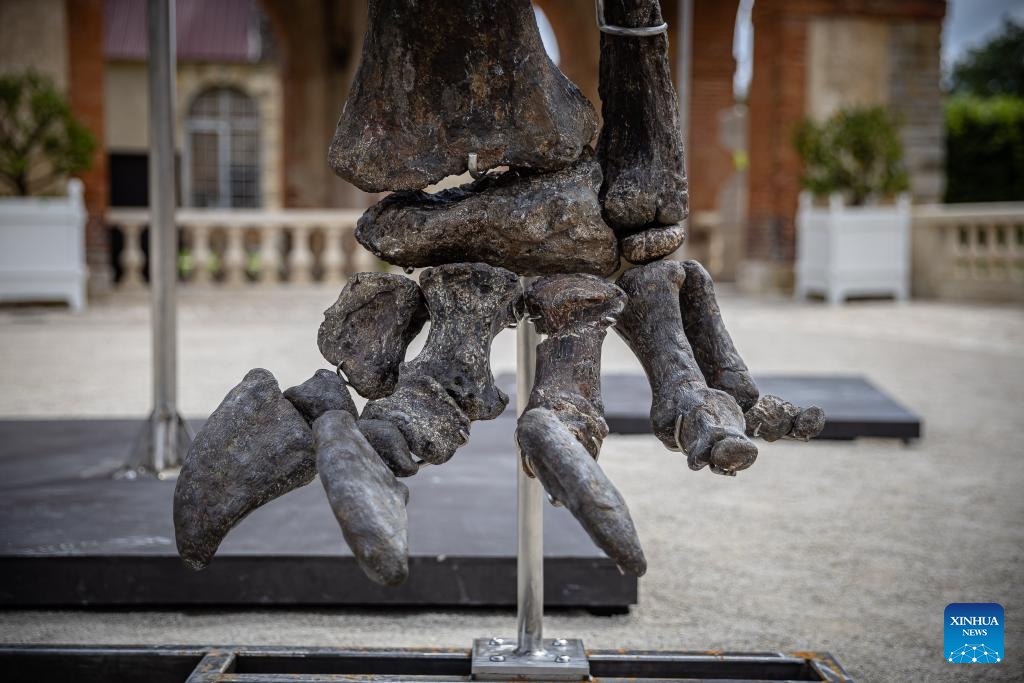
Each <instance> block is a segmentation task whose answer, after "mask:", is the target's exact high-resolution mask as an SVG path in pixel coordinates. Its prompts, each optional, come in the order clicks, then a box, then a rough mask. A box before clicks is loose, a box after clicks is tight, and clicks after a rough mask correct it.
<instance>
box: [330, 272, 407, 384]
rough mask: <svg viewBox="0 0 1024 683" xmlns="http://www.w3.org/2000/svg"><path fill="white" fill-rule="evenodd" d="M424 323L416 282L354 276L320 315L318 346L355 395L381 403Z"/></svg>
mask: <svg viewBox="0 0 1024 683" xmlns="http://www.w3.org/2000/svg"><path fill="white" fill-rule="evenodd" d="M426 321H427V306H426V302H425V301H424V300H423V295H422V294H420V288H419V287H417V286H416V283H415V282H413V281H412V280H410V279H409V278H406V277H402V276H401V275H394V274H391V273H356V274H355V275H354V276H353V277H352V279H351V280H349V281H348V283H347V284H346V285H345V288H344V289H342V290H341V294H340V295H339V296H338V300H337V301H336V302H334V305H332V306H331V307H330V308H328V309H327V310H326V311H324V321H323V322H322V323H321V324H320V332H319V333H318V334H317V345H318V346H319V347H320V353H322V354H323V356H324V358H326V359H327V360H328V361H329V362H330V363H333V364H334V365H335V366H339V365H340V367H341V371H342V372H344V373H345V377H347V378H348V381H349V383H350V384H351V385H352V387H353V388H354V389H355V390H356V391H358V392H359V393H360V394H361V395H362V396H365V397H366V398H380V397H382V396H387V395H388V394H390V393H391V392H392V391H394V390H395V382H397V381H398V366H399V364H400V363H401V362H402V361H403V360H405V350H406V348H408V346H409V342H411V341H412V340H413V338H414V337H415V336H416V335H417V334H419V331H420V330H421V329H422V328H423V324H424V323H425V322H426Z"/></svg>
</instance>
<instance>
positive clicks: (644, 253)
mask: <svg viewBox="0 0 1024 683" xmlns="http://www.w3.org/2000/svg"><path fill="white" fill-rule="evenodd" d="M684 241H686V230H685V229H684V228H683V226H682V225H669V226H666V227H663V228H658V227H655V228H648V229H646V230H641V231H640V232H635V233H633V234H632V235H627V236H626V237H622V238H621V239H620V240H619V247H620V248H621V249H622V258H624V259H626V260H627V261H629V262H630V263H635V264H637V265H643V264H645V263H651V262H652V261H657V260H658V259H661V258H665V257H666V256H668V255H669V254H671V253H672V252H674V251H675V250H676V249H678V248H679V247H681V246H682V245H683V242H684Z"/></svg>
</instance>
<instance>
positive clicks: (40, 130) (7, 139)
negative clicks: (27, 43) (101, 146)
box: [0, 71, 96, 196]
mask: <svg viewBox="0 0 1024 683" xmlns="http://www.w3.org/2000/svg"><path fill="white" fill-rule="evenodd" d="M95 150H96V140H95V138H93V136H92V133H90V132H89V130H88V129H87V128H86V127H85V126H84V125H83V124H82V123H81V122H79V121H78V120H77V119H76V118H75V117H74V116H73V115H72V113H71V107H70V105H68V102H67V99H66V98H65V97H64V95H63V94H61V92H60V91H59V90H58V89H57V87H56V86H55V85H54V83H53V81H52V80H51V79H50V78H47V77H45V76H41V75H39V74H37V73H34V72H31V71H30V72H27V73H24V74H17V75H12V74H5V75H0V185H2V186H3V187H0V191H2V192H5V193H13V194H16V195H19V196H29V195H33V194H39V193H41V192H46V191H47V190H48V189H50V188H51V187H52V186H53V184H54V183H55V182H56V181H58V180H61V179H63V178H66V177H68V176H70V175H73V174H75V173H78V172H81V171H84V170H86V169H87V168H89V166H90V165H91V163H92V155H93V152H94V151H95Z"/></svg>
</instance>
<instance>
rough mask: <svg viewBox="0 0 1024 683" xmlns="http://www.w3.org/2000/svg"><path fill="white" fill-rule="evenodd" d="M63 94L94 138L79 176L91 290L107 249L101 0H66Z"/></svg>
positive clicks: (99, 280)
mask: <svg viewBox="0 0 1024 683" xmlns="http://www.w3.org/2000/svg"><path fill="white" fill-rule="evenodd" d="M66 10H67V18H68V34H67V35H68V43H67V44H68V98H69V100H70V102H71V109H72V111H74V113H75V116H77V117H78V118H79V120H81V121H82V123H84V124H85V125H86V126H87V127H88V128H89V130H90V131H91V132H92V134H93V135H94V136H95V137H96V142H97V149H96V154H95V156H94V158H93V165H92V168H90V169H89V170H88V171H86V172H85V173H83V174H81V175H80V177H81V179H82V182H83V183H85V205H86V209H87V210H88V212H89V222H88V223H87V225H86V229H85V255H86V262H87V263H88V264H89V285H90V289H91V290H93V291H95V290H96V289H103V288H105V287H108V286H109V285H110V282H111V273H112V270H111V268H110V256H109V254H110V252H109V248H108V245H107V230H106V225H105V223H104V221H103V216H104V214H105V212H106V210H107V202H108V189H109V188H108V180H107V150H106V144H105V143H104V122H103V109H104V107H103V99H104V98H103V72H104V57H103V0H67V4H66Z"/></svg>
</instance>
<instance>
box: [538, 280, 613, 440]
mask: <svg viewBox="0 0 1024 683" xmlns="http://www.w3.org/2000/svg"><path fill="white" fill-rule="evenodd" d="M625 299H626V297H625V294H623V292H622V290H621V289H619V288H618V287H616V286H615V285H613V284H611V283H609V282H605V281H604V280H602V279H601V278H598V277H594V276H592V275H551V276H547V277H542V278H539V279H538V280H537V281H535V282H534V283H533V285H531V287H530V289H529V291H528V293H527V297H526V308H527V312H528V313H529V315H530V318H531V319H532V320H534V322H535V324H536V326H537V331H538V332H540V333H541V334H544V335H547V337H546V338H545V339H544V340H543V341H542V342H540V344H538V345H537V366H536V368H537V369H536V373H535V381H534V385H533V391H532V392H531V393H530V400H529V403H528V404H527V407H526V409H527V410H531V409H533V408H547V409H549V410H551V411H552V412H553V413H554V414H555V415H556V416H557V417H558V418H559V420H560V421H561V422H562V423H563V424H565V426H566V428H568V430H569V431H570V432H571V433H572V435H573V436H575V437H576V439H577V440H578V441H579V442H580V443H581V444H582V445H583V447H584V448H586V449H587V451H589V452H590V454H591V455H592V456H594V457H595V458H597V455H598V453H599V452H600V449H601V442H602V441H603V440H604V438H605V437H606V436H608V424H607V423H606V422H605V420H604V404H603V403H602V401H601V345H602V343H603V342H604V338H605V335H606V334H607V332H608V327H609V326H611V325H612V324H613V323H614V322H615V318H616V316H618V314H619V313H620V312H621V311H622V307H623V305H624V304H625Z"/></svg>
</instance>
